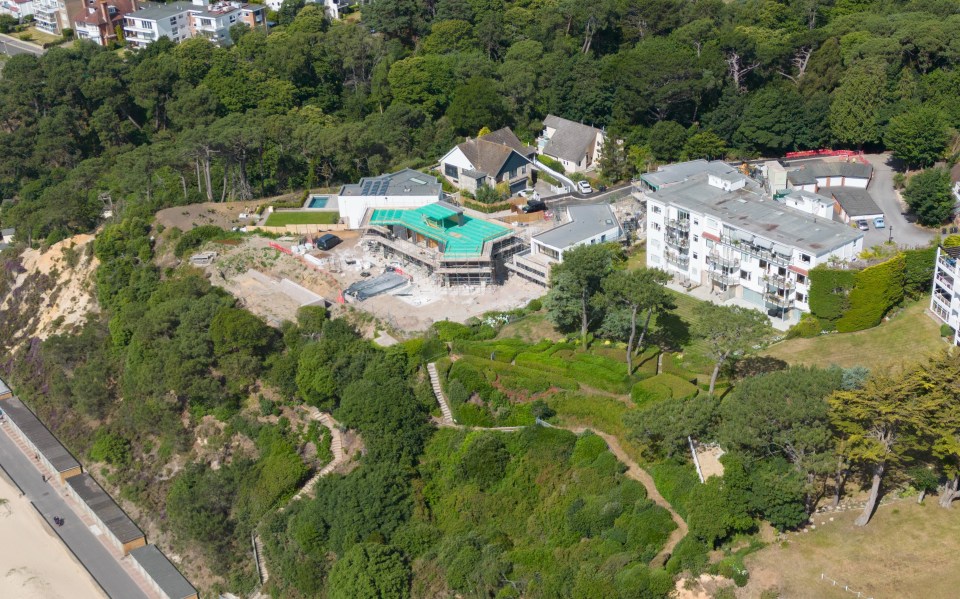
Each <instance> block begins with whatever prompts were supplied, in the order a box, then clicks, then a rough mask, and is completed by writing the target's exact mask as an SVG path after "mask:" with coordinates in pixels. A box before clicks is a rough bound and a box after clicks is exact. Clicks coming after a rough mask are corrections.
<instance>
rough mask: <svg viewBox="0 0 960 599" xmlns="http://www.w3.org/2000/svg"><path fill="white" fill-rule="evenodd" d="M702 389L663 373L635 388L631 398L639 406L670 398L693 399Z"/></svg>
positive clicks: (641, 382)
mask: <svg viewBox="0 0 960 599" xmlns="http://www.w3.org/2000/svg"><path fill="white" fill-rule="evenodd" d="M699 390H700V389H699V388H698V387H697V386H696V385H694V384H693V383H691V382H690V381H687V380H684V379H682V378H680V377H679V376H677V375H675V374H670V373H669V372H662V373H660V374H658V375H656V376H654V377H650V378H648V379H645V380H642V381H640V382H639V383H637V384H636V385H634V386H633V389H632V390H631V391H630V396H631V397H632V398H633V401H634V402H635V403H637V404H641V403H646V402H649V401H659V400H662V399H670V398H677V399H682V398H687V397H693V396H694V395H696V394H697V392H698V391H699Z"/></svg>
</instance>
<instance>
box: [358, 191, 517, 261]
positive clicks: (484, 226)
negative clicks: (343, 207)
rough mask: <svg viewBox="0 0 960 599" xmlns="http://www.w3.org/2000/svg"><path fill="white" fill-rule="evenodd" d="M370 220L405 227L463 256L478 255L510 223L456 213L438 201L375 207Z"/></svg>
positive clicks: (506, 229)
mask: <svg viewBox="0 0 960 599" xmlns="http://www.w3.org/2000/svg"><path fill="white" fill-rule="evenodd" d="M461 219H462V222H461ZM370 224H371V225H379V226H392V225H400V226H403V227H406V228H407V229H410V230H411V231H416V232H417V233H420V234H421V235H424V236H426V237H428V238H430V239H432V240H434V241H436V242H438V243H442V244H443V247H444V251H443V253H444V255H457V256H464V257H474V256H480V255H481V254H482V253H483V244H485V243H486V242H488V241H493V240H494V239H498V238H500V237H504V236H505V235H509V234H510V233H511V230H510V228H509V227H506V226H504V225H498V224H497V223H494V222H490V221H488V220H482V219H479V218H473V217H471V216H467V215H466V214H463V213H462V211H461V212H460V213H457V212H455V211H453V210H450V209H448V208H445V207H444V206H443V205H441V202H437V203H436V204H429V205H427V206H423V207H422V208H414V209H409V210H404V209H386V208H378V209H374V210H373V213H372V214H371V215H370Z"/></svg>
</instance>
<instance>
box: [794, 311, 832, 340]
mask: <svg viewBox="0 0 960 599" xmlns="http://www.w3.org/2000/svg"><path fill="white" fill-rule="evenodd" d="M822 331H823V324H821V323H820V319H819V318H817V317H816V316H814V315H812V314H804V315H803V318H801V319H800V322H798V323H797V324H795V325H793V326H792V327H790V329H789V330H788V331H787V339H793V338H794V337H802V338H804V339H809V338H811V337H816V336H818V335H819V334H820V333H821V332H822Z"/></svg>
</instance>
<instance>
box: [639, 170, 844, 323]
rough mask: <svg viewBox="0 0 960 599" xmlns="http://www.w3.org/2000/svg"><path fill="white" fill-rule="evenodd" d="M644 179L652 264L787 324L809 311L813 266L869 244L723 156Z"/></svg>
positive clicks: (647, 175)
mask: <svg viewBox="0 0 960 599" xmlns="http://www.w3.org/2000/svg"><path fill="white" fill-rule="evenodd" d="M640 179H641V185H642V187H643V192H642V193H643V196H644V198H645V199H646V202H647V266H649V267H651V268H660V269H663V270H665V271H667V272H668V273H670V274H672V275H673V276H674V278H675V279H676V280H679V281H680V282H682V283H685V284H687V285H689V286H691V287H694V286H700V285H704V286H708V287H709V289H710V290H711V291H712V292H713V293H715V294H717V295H718V296H720V298H721V299H731V298H740V299H742V300H744V301H746V302H747V303H750V304H753V305H755V306H756V307H757V309H760V310H762V311H765V312H767V313H768V314H770V315H771V316H778V317H781V318H783V319H784V320H786V321H793V322H795V321H797V320H799V318H800V314H801V313H803V312H808V311H809V309H810V308H809V304H808V301H809V298H808V293H809V279H808V276H809V271H810V269H811V268H813V267H814V266H817V265H818V264H822V263H825V262H828V261H831V260H840V261H849V260H853V259H855V258H856V257H857V255H858V254H859V253H860V252H861V251H862V249H863V233H861V232H860V231H857V230H856V229H853V228H852V227H849V226H846V225H844V224H842V223H839V222H836V221H834V220H832V219H830V218H823V217H821V216H817V214H810V213H807V212H802V211H800V210H797V209H795V208H791V207H788V206H787V205H785V204H784V203H783V202H780V201H776V200H774V199H773V198H771V197H769V196H767V195H766V194H765V192H764V191H763V189H762V187H761V186H760V185H759V184H758V183H757V182H755V181H753V180H752V179H749V178H748V177H745V176H744V175H742V174H741V173H740V172H738V171H737V170H736V169H734V168H733V167H731V166H729V165H727V164H725V163H723V162H720V161H714V162H706V161H704V160H697V161H692V162H686V163H680V164H677V165H670V166H667V167H663V168H661V169H660V171H658V172H656V173H648V174H646V175H642V176H641V178H640Z"/></svg>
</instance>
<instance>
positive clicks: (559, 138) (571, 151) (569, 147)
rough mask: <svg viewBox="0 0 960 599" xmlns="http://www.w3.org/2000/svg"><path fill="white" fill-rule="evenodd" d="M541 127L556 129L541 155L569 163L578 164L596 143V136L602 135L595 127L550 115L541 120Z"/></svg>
mask: <svg viewBox="0 0 960 599" xmlns="http://www.w3.org/2000/svg"><path fill="white" fill-rule="evenodd" d="M543 125H544V126H545V127H550V128H551V129H556V132H555V133H554V134H553V135H552V136H550V139H549V141H547V145H546V146H544V148H543V153H544V154H546V155H547V156H555V157H557V158H562V159H564V160H569V161H571V162H580V161H581V160H583V157H584V156H585V155H586V153H587V150H588V149H589V148H590V146H591V145H593V144H594V143H595V142H596V141H597V135H599V134H601V133H603V132H602V131H600V130H599V129H597V128H596V127H591V126H590V125H584V124H581V123H577V122H574V121H569V120H567V119H564V118H560V117H558V116H554V115H552V114H548V115H547V118H545V119H543Z"/></svg>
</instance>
